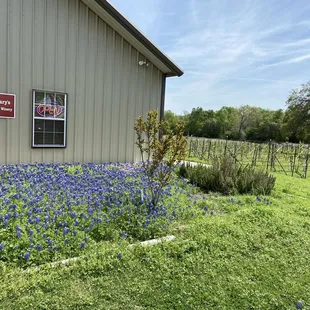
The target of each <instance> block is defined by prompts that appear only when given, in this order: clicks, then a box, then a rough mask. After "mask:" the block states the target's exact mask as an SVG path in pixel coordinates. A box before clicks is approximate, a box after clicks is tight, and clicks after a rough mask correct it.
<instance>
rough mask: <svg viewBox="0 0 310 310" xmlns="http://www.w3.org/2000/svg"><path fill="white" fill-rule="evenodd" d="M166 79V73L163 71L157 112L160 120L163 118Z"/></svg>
mask: <svg viewBox="0 0 310 310" xmlns="http://www.w3.org/2000/svg"><path fill="white" fill-rule="evenodd" d="M166 79H167V74H165V73H163V77H162V82H161V102H160V112H159V120H160V121H162V120H164V116H165V99H166Z"/></svg>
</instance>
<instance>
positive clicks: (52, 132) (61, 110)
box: [32, 90, 67, 148]
mask: <svg viewBox="0 0 310 310" xmlns="http://www.w3.org/2000/svg"><path fill="white" fill-rule="evenodd" d="M32 98H33V99H32V100H33V102H32V105H33V114H32V115H33V117H32V118H33V124H32V131H33V132H32V147H50V148H58V147H59V148H60V147H66V142H67V141H66V140H67V132H66V131H67V130H66V128H67V94H65V93H58V92H48V91H41V90H33V96H32Z"/></svg>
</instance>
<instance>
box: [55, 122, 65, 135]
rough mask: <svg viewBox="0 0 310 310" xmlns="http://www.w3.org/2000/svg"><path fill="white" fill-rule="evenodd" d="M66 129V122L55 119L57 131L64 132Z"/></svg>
mask: <svg viewBox="0 0 310 310" xmlns="http://www.w3.org/2000/svg"><path fill="white" fill-rule="evenodd" d="M64 131H65V122H64V121H55V132H64Z"/></svg>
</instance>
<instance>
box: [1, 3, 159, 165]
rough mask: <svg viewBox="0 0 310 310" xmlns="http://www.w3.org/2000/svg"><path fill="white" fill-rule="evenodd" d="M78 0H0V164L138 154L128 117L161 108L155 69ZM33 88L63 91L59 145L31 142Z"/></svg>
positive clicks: (119, 157) (123, 157) (95, 159)
mask: <svg viewBox="0 0 310 310" xmlns="http://www.w3.org/2000/svg"><path fill="white" fill-rule="evenodd" d="M140 60H145V59H144V57H143V56H142V55H140V54H139V53H138V52H137V51H136V50H135V49H134V48H133V47H132V46H130V45H129V44H128V43H127V42H126V41H125V40H124V39H123V38H122V37H120V36H119V35H118V34H117V33H116V32H115V31H114V30H113V29H112V28H110V27H109V26H108V25H107V24H106V23H105V22H104V21H102V20H101V19H100V18H99V17H98V16H97V15H96V14H95V13H94V12H92V11H91V10H90V9H89V8H88V7H87V6H85V5H84V4H83V3H82V2H80V1H79V0H0V92H5V93H14V94H16V95H17V113H16V119H10V120H8V119H0V164H7V163H17V162H23V163H27V162H43V161H44V162H106V161H121V162H125V161H133V160H138V159H139V154H138V152H137V149H136V147H135V146H134V143H135V133H134V129H133V127H134V120H135V118H136V117H137V116H139V115H142V114H146V112H147V111H148V110H150V109H156V110H158V111H159V109H160V100H161V87H162V86H161V85H162V78H163V76H162V73H161V72H160V71H159V70H158V69H157V68H156V67H155V66H153V65H150V66H148V67H146V66H139V65H138V62H139V61H140ZM32 89H43V90H52V91H60V92H67V93H68V121H67V126H68V132H67V139H68V143H67V148H66V149H32V148H31V135H32V132H31V131H32V112H31V111H32V110H31V109H32V102H31V91H32Z"/></svg>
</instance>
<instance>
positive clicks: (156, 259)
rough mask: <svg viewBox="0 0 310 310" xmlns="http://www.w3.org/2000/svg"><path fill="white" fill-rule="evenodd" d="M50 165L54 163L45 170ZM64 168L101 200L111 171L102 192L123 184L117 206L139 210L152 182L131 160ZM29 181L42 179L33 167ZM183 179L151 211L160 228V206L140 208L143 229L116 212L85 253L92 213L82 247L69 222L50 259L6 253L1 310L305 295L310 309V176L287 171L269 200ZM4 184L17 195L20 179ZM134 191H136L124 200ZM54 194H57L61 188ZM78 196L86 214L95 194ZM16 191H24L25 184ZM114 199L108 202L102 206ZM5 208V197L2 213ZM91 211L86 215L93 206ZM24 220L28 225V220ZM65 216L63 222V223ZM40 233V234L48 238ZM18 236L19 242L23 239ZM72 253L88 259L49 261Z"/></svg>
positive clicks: (237, 305) (287, 301)
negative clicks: (199, 187)
mask: <svg viewBox="0 0 310 310" xmlns="http://www.w3.org/2000/svg"><path fill="white" fill-rule="evenodd" d="M41 168H42V167H41ZM48 168H51V167H47V168H44V169H48ZM123 168H124V169H123ZM10 169H13V168H12V167H11V168H10ZM58 169H60V170H61V172H60V175H58V177H59V178H60V179H59V180H66V181H67V182H69V180H70V178H76V179H78V178H82V180H83V182H82V181H81V183H79V188H80V191H81V192H83V190H82V189H81V188H82V186H83V184H84V187H86V188H88V189H89V188H93V191H95V194H94V195H93V197H97V196H98V188H97V189H96V188H94V184H97V186H98V183H96V182H98V178H100V175H101V174H102V173H104V175H105V177H104V178H101V179H100V182H103V183H104V184H105V186H104V187H102V188H106V191H105V190H104V191H105V193H104V194H103V193H102V196H101V198H102V197H105V196H106V195H107V193H108V192H111V188H110V189H108V183H107V182H108V180H110V181H111V180H114V181H113V182H112V181H111V182H112V183H113V184H112V185H113V186H112V188H117V190H115V193H114V192H113V193H114V195H118V196H117V197H119V198H118V200H117V201H116V202H115V204H113V208H111V210H112V209H113V210H114V209H115V208H116V207H119V206H117V202H121V204H122V205H125V204H128V203H129V204H131V206H132V208H134V207H133V206H135V205H136V200H137V199H138V198H139V197H140V196H141V193H140V192H139V190H138V189H140V186H141V183H139V182H143V179H141V178H139V170H137V168H134V169H133V168H132V166H125V167H121V169H120V167H119V166H118V167H117V168H111V167H104V168H103V167H102V166H98V167H97V166H91V167H89V166H84V167H82V171H81V170H80V169H81V168H75V167H73V168H69V167H67V168H66V169H67V170H65V171H63V170H62V168H61V167H59V168H58ZM114 170H115V171H114ZM76 171H77V172H76ZM122 171H127V172H126V177H125V179H126V182H125V183H124V187H123V185H122V182H120V181H118V180H124V175H123V172H122ZM128 171H129V172H128ZM7 173H9V172H8V171H6V173H5V174H4V175H3V176H5V175H7ZM29 173H30V172H29ZM84 173H85V174H86V176H83V175H84ZM50 174H52V173H51V172H50ZM50 174H49V173H48V171H46V172H45V174H44V175H42V178H43V179H44V178H46V179H47V182H46V186H48V184H50V183H52V184H54V183H53V180H52V179H50V178H53V177H51V176H49V175H50ZM110 174H111V175H110ZM109 175H110V176H109ZM120 175H121V176H120ZM118 176H120V177H118ZM29 177H30V178H32V179H31V180H32V181H31V182H35V179H36V177H34V176H33V174H32V173H30V174H29ZM21 178H22V177H21ZM23 178H27V175H24V176H23ZM54 178H56V179H57V177H55V176H54ZM118 178H119V179H118ZM94 180H97V181H94ZM43 181H44V180H43ZM55 181H56V180H55ZM20 182H21V183H22V179H20ZM93 182H95V183H93ZM128 182H129V183H130V184H129V183H128ZM178 182H180V181H177V180H175V181H174V183H173V185H172V186H171V187H170V188H168V189H167V192H166V198H165V200H163V201H162V203H161V208H162V210H163V213H162V214H160V215H156V216H153V217H152V219H153V224H154V225H153V226H152V224H151V222H150V223H148V222H147V221H148V220H149V219H150V218H151V217H148V216H149V215H150V214H152V215H154V213H152V212H151V213H147V212H146V211H144V212H142V213H140V212H138V214H139V215H140V218H139V219H140V221H137V222H135V224H138V225H140V226H139V227H140V228H141V229H140V230H137V229H134V228H132V227H131V226H128V225H127V226H126V225H125V224H126V223H127V222H128V218H125V219H124V218H123V217H118V216H117V215H116V213H113V212H112V211H111V210H110V211H111V212H112V213H111V215H112V214H113V216H114V217H115V225H114V224H113V225H112V224H111V226H110V227H111V228H110V229H106V230H105V229H103V231H102V233H101V235H100V236H101V238H99V240H98V239H96V238H95V237H94V236H96V234H92V233H91V231H92V230H91V229H90V230H89V232H88V235H87V237H86V238H88V241H87V242H86V249H81V246H80V245H81V242H85V240H84V239H85V237H84V235H83V234H82V232H84V231H85V228H86V229H87V228H88V227H90V225H91V223H92V219H93V218H94V216H93V217H92V216H90V214H88V215H87V216H89V217H90V218H89V219H88V220H87V221H86V220H85V221H86V223H87V225H88V226H87V225H86V224H85V223H84V224H83V225H82V226H84V230H82V231H79V232H78V234H77V235H78V236H79V237H77V239H74V238H73V237H71V239H70V240H69V241H70V242H76V243H74V245H75V247H77V248H78V250H76V251H72V253H71V252H70V251H69V252H68V253H67V252H66V249H67V248H66V244H65V243H64V244H62V242H63V241H64V240H65V239H66V238H67V237H66V236H67V235H66V234H64V230H63V229H64V227H61V229H59V230H60V233H59V237H58V238H56V237H54V239H55V242H56V241H57V242H58V243H57V245H56V246H57V247H58V250H57V251H53V248H51V249H48V245H47V249H46V253H44V254H42V256H41V254H40V253H41V252H40V253H39V254H38V253H37V252H36V255H34V256H30V258H29V260H25V259H24V256H23V254H24V252H18V253H19V254H18V255H16V256H14V258H15V259H17V262H16V266H14V264H13V263H12V262H11V261H7V259H8V258H10V257H11V256H9V255H12V254H9V253H11V252H6V255H5V256H2V263H1V264H0V279H1V281H0V309H14V310H15V309H126V310H127V309H295V308H296V307H295V304H296V302H297V301H299V300H301V301H303V304H304V309H310V262H309V258H308V257H309V244H310V193H309V189H310V180H309V179H307V180H305V179H300V178H295V177H294V178H293V177H287V176H285V175H282V174H279V175H277V184H276V189H275V190H274V191H273V193H272V195H271V196H270V197H255V196H236V197H223V196H221V195H216V194H212V195H205V194H202V193H199V192H197V191H196V190H195V189H193V188H192V187H189V186H187V185H185V184H184V182H181V183H178ZM38 183H39V181H38ZM43 183H44V182H43ZM34 184H37V183H34ZM56 184H58V183H57V182H56ZM61 184H62V187H61V188H62V189H64V188H65V189H66V188H67V189H68V186H69V185H68V184H70V182H69V183H68V184H65V183H61ZM117 184H118V185H117ZM54 185H55V184H54ZM125 185H126V186H127V190H126V186H125ZM3 186H4V187H5V188H7V191H8V189H9V187H10V186H12V184H10V182H9V181H8V179H6V185H5V184H4V182H3V184H2V188H1V189H2V193H3ZM14 186H16V185H14ZM20 186H22V184H20ZM55 188H56V185H55ZM128 188H130V189H132V194H130V195H129V197H125V198H126V199H128V200H126V199H125V200H124V193H126V192H128ZM51 190H52V192H53V189H52V187H51ZM58 190H60V189H58ZM68 191H69V192H70V193H72V191H71V190H69V189H68V190H67V192H68ZM34 192H35V191H34ZM78 192H79V191H78V190H74V191H73V193H75V195H77V197H75V198H74V197H72V199H75V202H76V201H77V200H80V202H81V203H80V205H79V208H81V209H79V212H82V209H83V208H85V206H86V205H84V203H85V201H84V199H85V197H86V198H87V195H81V196H78ZM87 192H88V191H87ZM16 193H21V194H22V193H23V191H22V190H21V189H19V191H16ZM16 193H14V194H16ZM41 193H42V192H41ZM65 193H66V192H63V195H65V197H66V199H67V196H66V194H65ZM99 193H100V191H99ZM129 193H130V191H129ZM10 195H11V194H10ZM72 195H73V194H72ZM100 195H101V194H100ZM53 197H54V196H52V198H50V199H56V202H57V203H60V202H61V201H62V198H61V197H64V196H55V198H53ZM140 198H141V197H140ZM140 198H139V199H140ZM16 199H20V198H19V197H16ZM45 199H47V200H48V197H45ZM58 199H59V200H58ZM70 199H71V198H70ZM133 199H136V200H133ZM2 201H3V200H2ZM31 201H32V200H31ZM107 201H109V199H106V200H105V201H104V203H103V205H106V203H107ZM101 202H102V200H101ZM86 203H87V200H86ZM17 205H18V203H17ZM141 205H143V204H141ZM3 206H4V204H3V202H2V209H3V208H4V207H3ZM180 207H181V208H180ZM122 208H123V207H120V210H122ZM65 210H66V209H65ZM182 210H183V211H182ZM184 210H186V211H184ZM118 211H119V209H118ZM66 212H67V211H66ZM84 212H85V213H87V209H86V211H84ZM100 212H101V213H102V214H101V213H100ZM100 212H99V213H100V214H99V215H98V214H97V215H98V216H97V215H96V218H105V217H104V214H106V216H107V218H109V219H110V218H111V217H110V216H111V215H110V213H108V209H104V208H103V209H102V210H101V211H100ZM118 213H119V212H118ZM118 213H117V214H118ZM134 214H137V210H135V212H134ZM62 215H63V214H62ZM62 215H60V216H62ZM66 216H67V215H66ZM21 220H22V221H21V225H27V224H25V222H23V218H22V219H21ZM59 221H60V219H55V223H59ZM73 223H74V219H72V223H67V224H68V225H67V226H66V227H69V229H70V233H71V227H73V226H70V225H74V224H73ZM146 223H148V225H146V227H145V224H146ZM157 224H158V225H157ZM53 225H54V224H53ZM55 225H56V224H55ZM118 225H121V227H120V228H118ZM28 226H30V224H29V223H28ZM79 227H80V226H79ZM124 232H126V236H124V235H123V233H124ZM132 232H133V233H132ZM53 233H54V226H53ZM14 234H15V231H14ZM40 234H41V232H40V233H38V234H37V235H38V236H37V238H41V235H40ZM171 234H173V235H174V236H176V239H175V240H174V241H172V242H166V243H162V244H159V245H155V246H151V247H141V246H136V247H134V248H131V247H129V244H132V243H138V242H139V241H140V240H144V239H147V238H151V237H157V236H162V235H171ZM12 236H13V235H12ZM53 236H54V235H53ZM55 236H57V234H56V235H55ZM14 238H16V236H14ZM54 239H53V241H54ZM13 240H14V242H15V243H16V242H17V243H18V242H19V240H20V239H18V238H17V239H13ZM74 240H77V241H74ZM6 242H8V243H10V241H8V240H7V241H6ZM27 242H28V241H27ZM37 242H41V241H39V240H38V241H37ZM0 243H1V242H0ZM42 243H43V242H42ZM75 247H73V248H75ZM24 250H25V248H24V249H23V251H24ZM33 252H34V251H33ZM42 252H44V251H42ZM48 253H49V254H48ZM51 253H52V254H51ZM66 254H70V255H69V256H74V255H73V254H78V255H80V256H81V255H82V256H83V257H82V258H81V259H80V260H78V261H76V262H72V263H71V264H70V265H69V266H62V267H57V268H51V267H50V265H48V264H47V265H44V264H43V265H42V260H43V259H44V258H48V260H47V261H52V260H55V259H62V258H65V257H66ZM71 254H72V255H71ZM36 264H41V267H40V269H33V266H34V265H36ZM25 270H26V272H25Z"/></svg>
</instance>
